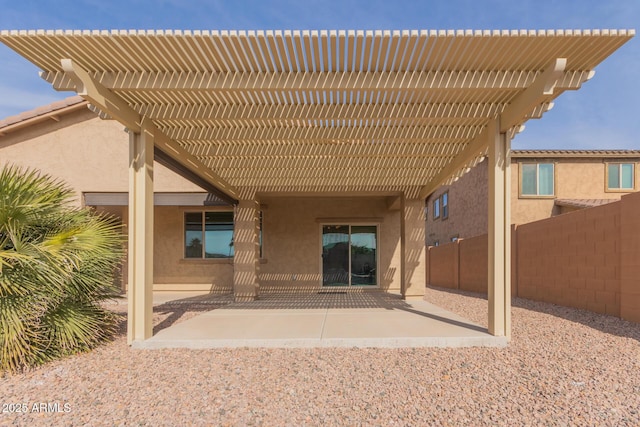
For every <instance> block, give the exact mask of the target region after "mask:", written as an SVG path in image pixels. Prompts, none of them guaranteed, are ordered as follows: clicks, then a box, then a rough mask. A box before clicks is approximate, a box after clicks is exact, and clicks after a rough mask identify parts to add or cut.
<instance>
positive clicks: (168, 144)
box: [61, 59, 238, 201]
mask: <svg viewBox="0 0 640 427" xmlns="http://www.w3.org/2000/svg"><path fill="white" fill-rule="evenodd" d="M61 63H62V68H63V69H64V70H65V73H66V74H67V75H68V77H69V78H70V79H72V80H73V81H74V82H75V84H76V86H77V88H78V91H77V92H78V95H80V96H82V97H83V98H85V99H86V100H87V101H89V102H90V103H91V104H93V105H94V106H96V107H98V108H99V109H100V110H101V111H103V112H105V113H107V114H109V115H110V116H111V117H113V118H115V119H116V120H118V121H119V122H120V123H122V124H123V125H124V126H126V127H127V128H128V129H129V130H131V131H133V132H134V133H140V131H141V123H142V117H141V116H140V115H139V114H138V113H137V112H136V111H135V110H134V109H133V108H131V107H130V106H129V105H128V104H127V103H126V101H124V100H123V99H122V98H120V97H119V96H118V95H116V94H115V93H113V92H112V91H111V90H109V89H108V88H105V87H104V86H103V85H102V84H100V83H98V82H97V81H95V80H94V79H93V78H92V77H91V76H90V75H89V73H87V71H85V70H84V69H83V68H82V67H80V66H78V65H77V64H76V63H74V62H73V61H72V60H71V59H62V61H61ZM145 129H146V130H147V131H148V132H150V133H152V134H153V135H154V141H155V142H154V143H155V146H156V147H157V148H158V149H159V150H160V152H161V153H162V154H164V155H166V156H165V157H163V158H162V159H161V160H162V161H163V162H164V163H165V164H167V163H169V164H170V163H175V165H174V166H175V167H174V170H176V171H181V170H186V171H189V172H190V173H191V174H193V175H195V176H196V177H198V178H199V180H200V182H198V184H205V185H207V188H205V189H206V190H209V191H212V190H215V192H216V193H217V195H219V196H222V197H224V198H225V199H227V200H229V201H237V199H238V192H237V190H236V189H235V188H234V187H233V186H232V185H231V184H229V183H228V182H226V181H225V180H223V179H222V178H221V177H220V176H218V175H217V174H215V173H214V172H213V171H211V170H210V169H209V168H207V167H206V166H205V165H204V164H202V162H200V160H198V159H197V158H196V157H195V156H194V155H192V154H191V153H189V152H188V151H186V150H185V149H184V148H182V147H181V146H180V145H179V144H178V143H177V142H175V141H173V140H171V139H170V138H169V137H168V136H167V135H166V134H164V133H163V132H162V131H160V130H159V129H158V128H157V127H156V126H155V125H154V124H153V123H151V122H148V123H147V124H146V125H145ZM162 154H161V155H162Z"/></svg>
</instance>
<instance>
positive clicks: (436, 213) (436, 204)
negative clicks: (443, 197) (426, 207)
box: [433, 197, 440, 219]
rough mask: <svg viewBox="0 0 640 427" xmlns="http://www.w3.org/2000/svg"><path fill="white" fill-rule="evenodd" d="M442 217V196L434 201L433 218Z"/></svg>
mask: <svg viewBox="0 0 640 427" xmlns="http://www.w3.org/2000/svg"><path fill="white" fill-rule="evenodd" d="M438 218H440V197H438V198H437V199H435V200H434V201H433V219H438Z"/></svg>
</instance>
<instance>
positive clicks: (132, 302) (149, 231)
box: [127, 122, 154, 344]
mask: <svg viewBox="0 0 640 427" xmlns="http://www.w3.org/2000/svg"><path fill="white" fill-rule="evenodd" d="M153 144H154V135H153V132H152V131H150V129H149V127H148V126H146V125H145V122H143V124H142V126H141V130H140V133H137V132H133V131H130V133H129V249H128V252H129V260H128V270H129V271H128V274H129V276H128V279H129V289H128V295H127V296H128V301H129V302H128V304H129V306H128V310H129V316H128V325H127V340H128V342H129V344H131V343H132V342H133V341H143V340H146V339H148V338H150V337H151V336H152V335H153V323H152V309H153V307H152V299H153V151H154V148H153V147H154V145H153Z"/></svg>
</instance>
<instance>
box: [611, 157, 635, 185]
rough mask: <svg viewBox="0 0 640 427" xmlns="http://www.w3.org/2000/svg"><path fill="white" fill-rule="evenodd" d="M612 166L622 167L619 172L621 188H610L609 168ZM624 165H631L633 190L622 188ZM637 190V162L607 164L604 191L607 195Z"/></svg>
mask: <svg viewBox="0 0 640 427" xmlns="http://www.w3.org/2000/svg"><path fill="white" fill-rule="evenodd" d="M611 165H618V166H619V167H620V169H619V171H618V178H619V180H620V187H618V188H616V187H609V167H610V166H611ZM622 165H631V188H627V187H622ZM635 190H636V163H635V162H623V161H617V162H606V163H605V168H604V191H605V192H606V193H629V192H632V191H635Z"/></svg>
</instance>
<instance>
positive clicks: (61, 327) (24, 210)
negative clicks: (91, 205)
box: [0, 166, 123, 371]
mask: <svg viewBox="0 0 640 427" xmlns="http://www.w3.org/2000/svg"><path fill="white" fill-rule="evenodd" d="M72 199H73V192H72V191H71V190H70V189H68V188H67V187H66V186H65V185H64V184H62V183H61V182H59V181H56V180H55V179H52V178H51V177H49V176H46V175H42V174H40V173H38V172H36V171H28V170H23V169H20V168H18V167H14V166H5V167H4V168H3V169H2V170H0V321H1V326H0V357H1V359H0V370H10V371H16V370H20V369H23V368H25V367H28V366H33V365H37V364H40V363H44V362H46V361H48V360H51V359H52V358H56V357H60V356H63V355H66V354H71V353H75V352H77V351H84V350H88V349H90V348H93V347H94V346H95V345H97V344H98V343H99V342H101V341H103V340H105V339H106V338H108V337H109V336H111V335H112V334H113V333H114V331H115V325H116V323H117V317H116V316H115V315H114V314H112V313H110V312H108V311H105V310H103V309H102V308H101V307H100V306H99V305H98V302H100V301H103V300H105V299H108V298H113V297H115V296H116V295H117V290H116V289H115V288H114V287H113V277H114V272H115V271H116V269H117V267H118V266H119V264H120V262H121V259H122V256H123V250H122V242H123V238H122V234H121V228H120V226H119V225H118V224H117V223H116V222H115V221H114V220H111V219H108V218H106V217H102V216H97V215H95V214H93V212H91V211H90V210H87V209H78V208H75V207H73V206H72V205H71V201H72Z"/></svg>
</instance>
